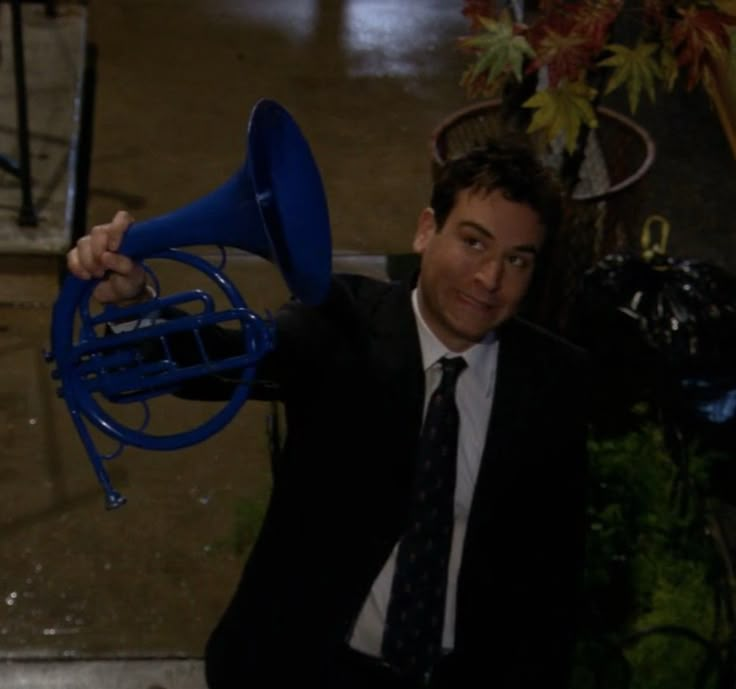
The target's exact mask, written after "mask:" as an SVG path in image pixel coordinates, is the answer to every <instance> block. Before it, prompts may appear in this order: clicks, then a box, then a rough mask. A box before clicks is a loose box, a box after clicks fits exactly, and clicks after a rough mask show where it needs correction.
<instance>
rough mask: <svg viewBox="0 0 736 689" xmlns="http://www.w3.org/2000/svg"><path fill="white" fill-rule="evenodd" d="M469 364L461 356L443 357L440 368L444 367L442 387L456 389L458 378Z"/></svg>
mask: <svg viewBox="0 0 736 689" xmlns="http://www.w3.org/2000/svg"><path fill="white" fill-rule="evenodd" d="M467 365H468V363H467V362H466V361H465V359H463V358H462V357H461V356H454V357H452V358H448V357H446V356H443V357H442V358H441V359H440V366H442V380H441V381H440V385H442V386H450V387H455V383H456V382H457V377H458V376H459V375H460V373H461V372H462V371H463V369H464V368H465V367H466V366H467Z"/></svg>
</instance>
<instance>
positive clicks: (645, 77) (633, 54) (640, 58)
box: [598, 43, 662, 113]
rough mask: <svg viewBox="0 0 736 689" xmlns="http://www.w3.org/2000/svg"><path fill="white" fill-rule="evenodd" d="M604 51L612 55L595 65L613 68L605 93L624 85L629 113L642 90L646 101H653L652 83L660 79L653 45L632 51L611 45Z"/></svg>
mask: <svg viewBox="0 0 736 689" xmlns="http://www.w3.org/2000/svg"><path fill="white" fill-rule="evenodd" d="M606 50H608V51H609V52H611V53H613V55H611V56H610V57H607V58H606V59H605V60H601V61H600V62H599V63H598V64H599V65H600V66H601V67H613V73H612V74H611V77H610V78H609V80H608V84H607V85H606V90H605V93H606V94H609V93H611V91H614V90H615V89H617V88H618V87H619V86H621V85H622V84H626V93H627V96H628V99H629V108H630V109H631V112H632V113H635V112H636V109H637V108H638V107H639V97H640V95H641V92H642V90H644V91H646V94H647V95H648V96H649V100H650V101H652V102H654V80H655V79H661V78H662V71H661V69H660V66H659V64H658V63H657V61H656V59H655V53H656V50H657V45H656V43H638V44H637V45H636V47H635V48H629V46H626V45H621V44H618V43H614V44H611V45H609V46H606Z"/></svg>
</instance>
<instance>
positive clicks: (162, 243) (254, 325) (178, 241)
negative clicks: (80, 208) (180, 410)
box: [46, 99, 332, 509]
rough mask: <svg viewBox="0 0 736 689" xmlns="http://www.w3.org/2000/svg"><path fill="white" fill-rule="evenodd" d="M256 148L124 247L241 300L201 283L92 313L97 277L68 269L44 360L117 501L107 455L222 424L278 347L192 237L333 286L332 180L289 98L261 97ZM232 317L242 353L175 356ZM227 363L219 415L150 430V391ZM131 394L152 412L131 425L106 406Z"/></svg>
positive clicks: (250, 137) (172, 443) (322, 286)
mask: <svg viewBox="0 0 736 689" xmlns="http://www.w3.org/2000/svg"><path fill="white" fill-rule="evenodd" d="M247 152H248V155H247V158H246V160H245V162H244V163H243V165H242V166H241V167H240V169H239V170H238V171H237V172H236V173H235V174H234V175H233V176H232V177H231V178H230V179H229V180H228V181H227V182H225V183H224V184H223V185H222V186H221V187H219V188H217V189H215V190H214V191H212V192H211V193H209V194H208V195H206V196H204V197H202V198H201V199H199V200H197V201H194V202H193V203H191V204H189V205H187V206H184V207H183V208H180V209H178V210H176V211H173V212H171V213H168V214H165V215H162V216H159V217H157V218H153V219H150V220H146V221H142V222H135V223H133V224H132V225H131V226H130V227H129V229H128V231H127V232H126V233H125V235H124V238H123V241H122V244H121V246H120V248H119V251H120V253H122V254H124V255H126V256H130V257H131V258H134V259H136V260H139V261H144V260H145V259H153V258H155V259H170V260H174V261H180V262H183V263H185V264H187V265H189V266H191V267H193V268H194V269H197V270H200V271H202V272H203V273H205V275H206V276H207V277H209V278H210V279H211V280H212V281H213V282H214V283H215V285H216V286H217V287H218V288H219V290H220V291H221V292H222V293H224V295H225V297H226V298H227V300H229V302H230V307H231V308H226V309H224V310H220V311H216V310H215V306H214V299H213V298H212V296H211V295H210V294H208V293H207V292H205V291H203V290H200V289H195V290H190V291H187V292H181V293H178V294H174V295H170V296H166V297H162V296H160V295H157V296H156V297H155V298H154V299H152V300H149V301H147V302H145V303H144V304H138V305H135V306H130V307H118V306H114V305H108V306H107V307H105V308H104V309H102V310H101V311H100V310H99V308H98V309H97V311H98V313H96V314H94V313H93V311H94V309H91V308H90V301H91V300H92V291H93V290H94V287H95V285H96V284H97V282H98V281H97V280H80V279H79V278H76V277H74V276H68V277H66V278H65V280H64V282H63V284H62V286H61V290H60V292H59V296H58V299H57V301H56V303H55V304H54V308H53V313H52V322H51V336H50V338H51V343H50V344H51V346H50V351H49V352H48V353H47V354H46V359H47V361H48V362H49V363H54V364H55V368H54V369H53V371H52V377H53V378H54V379H56V380H58V381H59V387H58V391H57V392H58V394H59V396H60V397H62V398H63V400H64V402H65V403H66V405H67V407H68V410H69V413H70V415H71V418H72V421H73V423H74V426H75V427H76V430H77V432H78V433H79V436H80V438H81V441H82V443H83V445H84V447H85V449H86V451H87V454H88V456H89V459H90V461H91V463H92V466H93V468H94V471H95V474H96V476H97V480H98V481H99V483H100V485H101V486H102V489H103V491H104V493H105V505H106V507H107V508H108V509H113V508H117V507H119V506H121V505H123V504H124V503H125V501H126V500H125V498H124V497H123V496H122V495H121V494H120V493H119V492H118V491H117V490H115V488H114V487H113V486H112V483H111V481H110V477H109V475H108V473H107V470H106V468H105V463H106V462H107V461H108V460H110V459H113V458H114V457H117V456H118V455H119V454H120V453H121V452H122V450H123V449H124V448H125V446H127V445H133V446H136V447H140V448H144V449H148V450H174V449H178V448H182V447H186V446H189V445H194V444H196V443H199V442H202V441H203V440H206V439H207V438H209V437H211V436H212V435H214V434H215V433H217V432H218V431H219V430H221V429H222V428H223V427H224V426H225V425H226V424H228V423H229V422H230V421H231V420H232V418H233V417H234V416H235V414H236V413H237V412H238V410H239V409H240V408H241V407H242V406H243V404H245V402H246V401H247V399H248V396H249V392H250V388H251V384H252V382H253V378H254V374H255V367H256V365H257V363H258V362H259V361H260V359H261V358H262V357H263V356H264V355H265V354H266V353H267V352H268V351H269V350H270V349H271V348H272V347H273V346H274V332H273V326H272V324H271V322H270V320H268V319H265V318H261V317H260V316H258V315H257V314H256V313H254V312H253V311H251V310H250V309H249V308H248V306H247V304H246V303H245V301H244V299H243V297H242V296H241V295H240V293H239V292H238V290H237V289H236V287H235V285H234V284H233V283H232V282H231V281H230V280H229V279H228V278H227V276H226V275H225V274H224V272H222V270H221V266H219V267H215V266H213V265H212V264H211V263H210V262H209V261H207V260H205V259H204V258H202V257H200V256H197V255H195V254H193V253H190V252H186V251H182V250H181V248H182V247H188V246H189V247H191V246H198V245H217V246H220V247H221V249H222V250H223V251H224V249H225V248H226V247H234V248H239V249H243V250H245V251H248V252H250V253H252V254H255V255H257V256H260V257H262V258H265V259H266V260H269V261H271V262H273V263H274V264H276V265H277V266H278V268H279V270H280V272H281V275H282V277H283V279H284V281H285V282H286V285H287V286H288V288H289V290H290V292H291V294H292V295H293V297H294V298H296V299H299V300H300V301H302V302H304V303H307V304H318V303H320V302H321V301H322V300H323V299H324V298H325V296H326V294H327V291H328V288H329V282H330V274H331V261H332V249H331V237H330V222H329V216H328V209H327V201H326V198H325V193H324V189H323V186H322V180H321V177H320V174H319V170H318V168H317V165H316V163H315V161H314V158H313V156H312V153H311V151H310V148H309V145H308V143H307V141H306V139H305V138H304V136H303V134H302V133H301V131H300V129H299V127H298V125H297V124H296V122H295V121H294V119H293V118H292V117H291V115H290V114H289V113H288V112H287V111H286V110H285V109H284V108H283V107H282V106H281V105H279V104H278V103H276V102H274V101H271V100H265V99H264V100H260V101H258V103H256V105H255V107H254V108H253V110H252V112H251V115H250V119H249V122H248V132H247ZM146 268H147V267H146ZM147 270H149V269H148V268H147ZM149 273H150V270H149ZM150 274H151V276H152V278H153V279H154V282H157V281H156V280H155V275H153V274H152V273H150ZM191 304H195V305H196V306H197V308H196V309H194V311H196V313H195V314H193V315H191V316H182V317H178V318H173V319H169V320H163V319H159V318H152V317H151V314H156V313H160V312H161V311H162V310H164V309H166V308H168V307H182V306H184V305H191ZM116 322H117V323H120V322H123V323H128V324H133V325H135V324H137V323H143V322H145V323H146V326H145V327H133V328H129V329H126V330H125V331H124V332H117V333H115V332H111V330H110V328H109V327H107V324H109V323H116ZM224 322H227V323H228V325H232V324H233V323H235V324H237V325H238V326H239V328H240V331H241V333H242V337H243V345H244V346H243V352H242V354H240V355H238V356H234V357H229V358H226V359H221V360H211V359H210V358H209V357H208V356H207V353H206V351H205V350H204V347H199V350H200V357H201V358H200V360H199V361H197V362H195V363H194V364H187V365H181V364H178V363H177V362H176V361H175V360H174V358H173V357H172V356H170V350H169V346H168V338H169V337H171V336H172V335H175V334H176V333H180V332H184V331H186V332H188V333H191V334H193V336H194V338H195V341H200V342H201V340H200V331H201V330H202V328H205V327H209V326H212V325H216V324H218V323H224ZM151 342H156V343H157V344H158V345H159V347H160V348H161V351H163V353H164V355H163V357H161V358H158V357H157V360H156V361H151V360H150V358H151V357H146V356H145V355H144V353H143V352H144V349H145V347H146V346H149V345H150V343H151ZM223 371H231V372H232V371H237V372H238V373H237V375H238V376H239V378H238V379H237V383H236V385H235V390H234V393H233V395H232V397H231V398H230V400H229V401H228V402H227V403H226V404H225V405H224V406H223V407H221V408H220V409H219V411H217V412H216V413H215V414H214V415H213V416H212V417H211V418H209V419H208V420H207V421H205V422H204V423H202V424H200V425H199V426H197V427H196V428H194V429H191V430H188V431H183V432H179V433H173V434H168V435H157V434H153V433H151V432H149V431H148V430H147V428H148V426H149V423H148V422H149V417H150V414H149V411H148V405H147V402H148V400H150V399H151V398H154V397H158V396H161V395H166V394H170V393H171V392H172V391H173V390H175V389H176V388H177V386H179V385H181V384H182V383H183V382H184V381H187V380H191V379H193V378H197V377H200V376H205V375H212V374H217V373H220V372H223ZM108 403H113V404H112V405H111V404H108ZM130 403H141V404H142V405H143V408H144V417H145V418H144V421H143V423H142V424H141V425H140V427H138V428H132V427H130V426H126V425H125V424H124V423H122V422H120V421H119V420H117V419H116V418H115V417H114V416H113V415H112V414H111V413H110V412H109V411H107V409H109V408H115V405H119V404H130ZM89 424H92V425H93V426H94V427H96V428H97V429H99V430H100V431H102V432H103V433H104V434H105V435H107V436H109V437H110V438H112V439H114V440H115V441H117V444H118V449H117V450H116V451H115V452H113V453H109V454H101V453H100V452H99V451H98V450H97V448H96V446H95V442H94V440H93V438H92V435H91V434H90V428H89Z"/></svg>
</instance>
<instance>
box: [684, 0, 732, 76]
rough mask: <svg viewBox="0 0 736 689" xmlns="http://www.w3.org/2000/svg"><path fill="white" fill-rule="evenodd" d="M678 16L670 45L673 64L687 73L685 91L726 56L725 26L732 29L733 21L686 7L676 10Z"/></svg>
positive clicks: (705, 10)
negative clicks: (674, 53) (674, 62)
mask: <svg viewBox="0 0 736 689" xmlns="http://www.w3.org/2000/svg"><path fill="white" fill-rule="evenodd" d="M678 12H679V13H680V15H681V17H682V18H681V19H679V20H678V21H677V22H676V23H675V25H674V26H673V27H672V44H673V46H674V48H675V50H676V53H677V64H678V65H680V67H686V68H687V69H688V79H687V88H688V90H690V89H692V88H693V87H694V86H695V85H696V84H697V83H698V82H699V81H700V79H701V78H702V76H703V72H704V71H705V69H706V68H714V67H715V65H716V64H717V63H718V62H719V61H720V60H721V59H723V57H724V56H725V55H726V54H727V53H728V49H729V46H730V39H729V35H728V29H727V28H726V27H727V26H729V25H731V26H733V25H736V17H733V16H731V15H728V14H725V13H723V12H719V11H718V10H711V9H702V10H699V9H697V8H696V7H688V8H687V9H678Z"/></svg>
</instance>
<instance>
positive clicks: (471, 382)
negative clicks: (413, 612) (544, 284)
mask: <svg viewBox="0 0 736 689" xmlns="http://www.w3.org/2000/svg"><path fill="white" fill-rule="evenodd" d="M417 289H418V288H417ZM417 289H415V290H414V292H412V306H413V309H414V316H415V318H416V321H417V329H418V331H419V344H420V347H421V352H422V362H423V366H424V375H425V391H424V412H425V413H426V410H427V404H428V403H429V398H430V397H431V395H432V393H433V392H434V390H435V388H436V387H437V386H438V385H439V382H440V377H441V375H442V368H441V366H440V364H439V360H440V359H441V358H442V357H444V356H448V357H453V356H458V355H462V357H463V358H464V359H465V361H466V362H467V365H468V366H467V368H466V369H465V370H464V371H463V372H462V373H461V374H460V377H459V378H458V381H457V387H456V391H455V400H456V403H457V407H458V413H459V416H460V430H459V435H458V452H457V478H456V483H455V523H454V528H453V533H452V546H451V550H450V564H449V574H448V582H447V600H446V603H445V621H444V628H443V633H442V647H443V649H445V651H450V650H452V648H453V647H454V645H455V608H456V605H455V602H456V599H457V577H458V572H459V571H460V561H461V559H462V550H463V543H464V541H465V530H466V527H467V523H468V514H469V513H470V505H471V502H472V499H473V492H474V490H475V484H476V480H477V478H478V470H479V468H480V460H481V456H482V454H483V447H484V445H485V440H486V431H487V430H488V419H489V418H490V413H491V405H492V400H493V390H494V387H495V383H496V362H497V359H498V341H497V339H496V337H495V334H494V333H492V332H491V333H489V334H488V335H487V336H486V338H485V339H484V340H483V341H482V342H479V343H477V344H475V345H473V346H472V347H470V348H468V349H466V350H465V351H464V352H450V351H449V350H448V349H447V347H445V346H444V345H443V344H442V343H441V342H440V341H439V340H438V339H437V337H436V336H435V335H434V333H433V332H432V331H431V330H430V329H429V327H428V326H427V324H426V323H425V322H424V319H423V318H422V316H421V314H420V313H419V306H418V296H417ZM397 549H398V543H397V544H396V546H394V549H393V550H392V551H391V554H390V555H389V557H388V559H387V560H386V563H385V564H384V566H383V569H382V570H381V572H380V573H379V575H378V577H377V578H376V580H375V582H374V583H373V587H372V588H371V591H370V593H369V595H368V597H367V598H366V600H365V602H364V604H363V607H362V609H361V611H360V614H359V615H358V618H357V620H356V623H355V626H354V628H353V631H352V635H351V636H350V640H349V643H350V646H351V647H352V648H354V649H355V650H357V651H361V652H362V653H366V654H368V655H371V656H376V657H379V656H380V655H381V641H382V638H383V628H384V625H385V621H386V611H387V609H388V602H389V596H390V594H391V583H392V581H393V576H394V571H395V569H396V551H397Z"/></svg>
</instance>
